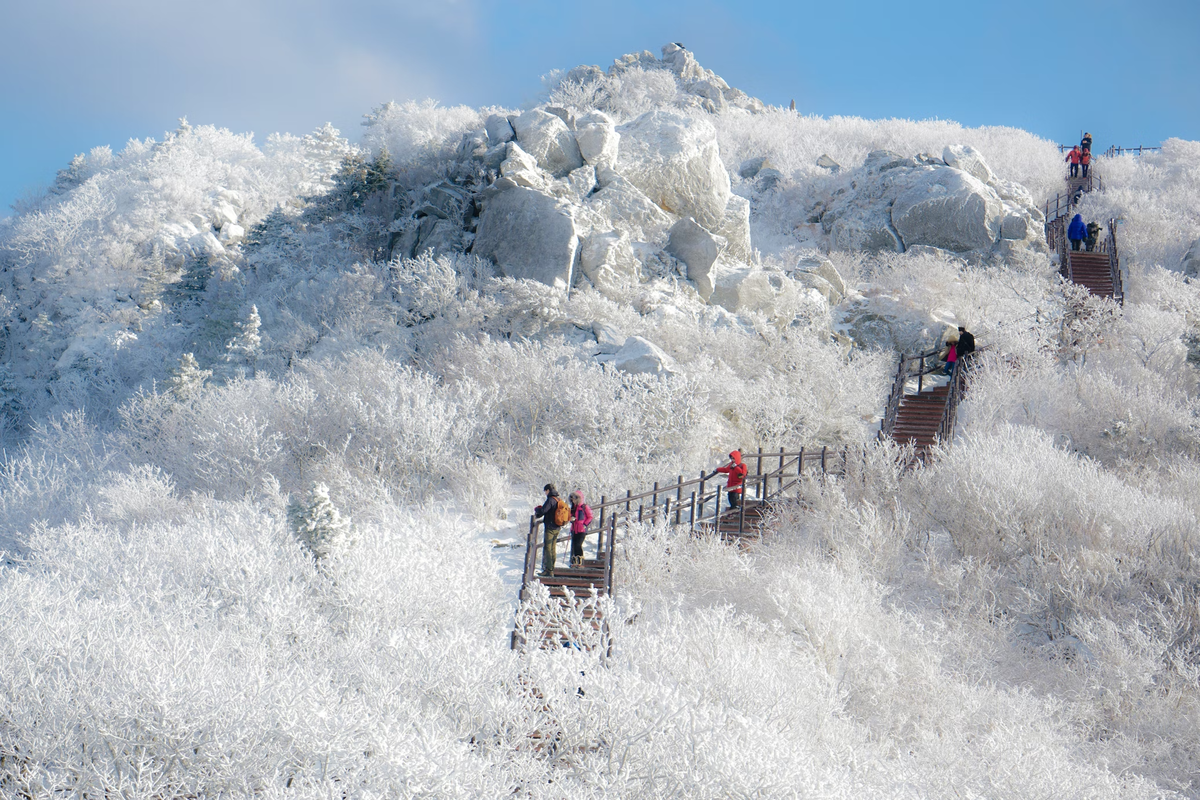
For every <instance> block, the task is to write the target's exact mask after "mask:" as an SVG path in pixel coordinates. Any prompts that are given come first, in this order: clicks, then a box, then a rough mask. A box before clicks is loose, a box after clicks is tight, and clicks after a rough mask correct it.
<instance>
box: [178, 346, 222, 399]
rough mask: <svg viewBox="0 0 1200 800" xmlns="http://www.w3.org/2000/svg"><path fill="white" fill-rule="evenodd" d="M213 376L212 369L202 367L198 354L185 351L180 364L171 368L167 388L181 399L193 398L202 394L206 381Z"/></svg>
mask: <svg viewBox="0 0 1200 800" xmlns="http://www.w3.org/2000/svg"><path fill="white" fill-rule="evenodd" d="M211 377H212V370H211V369H200V364H199V362H197V361H196V356H195V355H193V354H192V353H184V354H183V356H182V357H181V358H180V359H179V365H178V366H177V367H175V369H173V370H171V377H169V378H167V388H168V390H169V391H170V392H171V394H173V395H175V396H176V397H177V398H179V399H180V400H191V399H192V398H193V397H196V396H197V395H198V394H200V391H201V390H202V389H203V388H204V382H205V381H207V380H208V379H209V378H211Z"/></svg>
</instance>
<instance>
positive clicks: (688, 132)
mask: <svg viewBox="0 0 1200 800" xmlns="http://www.w3.org/2000/svg"><path fill="white" fill-rule="evenodd" d="M619 131H620V133H621V148H620V152H619V153H618V155H617V171H618V172H620V173H621V174H622V175H624V176H625V177H626V178H627V179H628V180H629V182H630V183H632V184H633V185H634V186H636V187H637V188H638V189H640V190H641V191H642V193H643V194H645V195H646V196H647V197H649V198H650V199H651V200H652V201H654V202H655V203H656V204H658V206H659V207H661V208H663V209H665V210H666V211H668V212H670V213H672V214H675V215H676V216H681V217H684V216H690V217H694V218H695V220H696V222H698V223H700V224H701V225H703V226H704V227H705V228H708V229H709V230H714V229H716V228H719V227H720V226H721V224H722V222H723V221H724V219H725V207H726V206H727V205H728V204H729V198H730V197H731V196H732V194H733V191H732V189H731V188H730V184H729V173H728V172H727V171H726V170H725V165H724V164H723V163H722V162H721V151H720V148H719V146H718V145H717V136H716V130H715V129H714V128H713V126H712V124H711V123H709V122H707V121H706V120H703V119H693V118H691V117H687V116H684V115H683V114H679V113H675V112H671V111H651V112H649V113H647V114H643V115H642V116H640V117H638V118H637V119H636V120H634V121H633V122H630V123H629V124H627V125H623V126H621V128H619Z"/></svg>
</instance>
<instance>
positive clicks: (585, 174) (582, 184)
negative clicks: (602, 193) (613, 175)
mask: <svg viewBox="0 0 1200 800" xmlns="http://www.w3.org/2000/svg"><path fill="white" fill-rule="evenodd" d="M567 184H568V185H569V186H570V187H571V192H572V193H573V194H574V195H575V196H576V197H577V198H578V199H579V200H581V201H582V200H584V199H585V198H587V196H588V195H589V194H591V193H592V190H593V189H595V188H596V168H595V167H593V166H592V165H591V164H585V165H583V166H582V167H580V168H579V169H577V170H572V172H571V174H570V175H568V176H567Z"/></svg>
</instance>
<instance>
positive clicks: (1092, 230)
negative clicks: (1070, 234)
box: [1085, 222, 1100, 253]
mask: <svg viewBox="0 0 1200 800" xmlns="http://www.w3.org/2000/svg"><path fill="white" fill-rule="evenodd" d="M1099 238H1100V226H1099V225H1097V224H1096V223H1095V222H1089V223H1088V224H1087V244H1086V245H1085V246H1086V248H1087V251H1088V252H1089V253H1091V252H1093V251H1094V250H1095V249H1096V240H1097V239H1099Z"/></svg>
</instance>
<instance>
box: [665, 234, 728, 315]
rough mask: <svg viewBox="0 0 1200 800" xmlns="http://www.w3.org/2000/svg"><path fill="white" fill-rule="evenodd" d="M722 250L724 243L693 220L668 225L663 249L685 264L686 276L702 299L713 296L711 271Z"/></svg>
mask: <svg viewBox="0 0 1200 800" xmlns="http://www.w3.org/2000/svg"><path fill="white" fill-rule="evenodd" d="M724 249H725V240H724V239H723V238H721V237H720V236H714V235H713V234H711V233H709V232H708V231H707V230H705V229H704V228H703V227H702V226H701V225H700V224H699V223H697V222H696V220H694V219H692V218H691V217H686V218H684V219H681V220H679V222H676V223H675V224H674V225H672V226H671V233H670V237H669V238H668V240H667V247H666V250H667V252H668V253H670V254H671V255H673V256H675V257H676V258H678V259H679V260H680V261H682V262H683V263H684V264H686V265H687V277H688V280H690V281H691V282H692V283H694V284H696V291H698V292H699V293H700V296H701V297H702V298H704V299H705V300H708V298H709V297H711V296H712V293H713V289H714V288H715V284H714V283H713V272H714V270H715V269H716V265H717V258H718V257H720V255H721V251H722V250H724Z"/></svg>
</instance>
